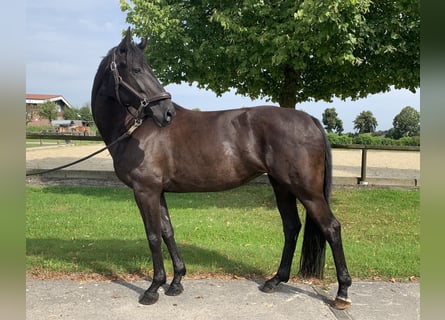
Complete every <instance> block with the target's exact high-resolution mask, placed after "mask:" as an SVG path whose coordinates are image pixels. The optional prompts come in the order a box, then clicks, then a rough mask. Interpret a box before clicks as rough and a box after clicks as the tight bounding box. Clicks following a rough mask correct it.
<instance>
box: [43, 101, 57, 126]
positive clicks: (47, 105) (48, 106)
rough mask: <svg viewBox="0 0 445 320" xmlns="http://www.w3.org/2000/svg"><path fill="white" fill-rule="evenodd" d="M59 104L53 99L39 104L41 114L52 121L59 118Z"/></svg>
mask: <svg viewBox="0 0 445 320" xmlns="http://www.w3.org/2000/svg"><path fill="white" fill-rule="evenodd" d="M57 109H58V107H57V104H56V103H55V102H52V101H45V102H44V103H42V104H41V105H40V106H39V116H40V117H41V118H44V119H48V120H49V122H50V123H51V121H52V120H55V119H56V118H57Z"/></svg>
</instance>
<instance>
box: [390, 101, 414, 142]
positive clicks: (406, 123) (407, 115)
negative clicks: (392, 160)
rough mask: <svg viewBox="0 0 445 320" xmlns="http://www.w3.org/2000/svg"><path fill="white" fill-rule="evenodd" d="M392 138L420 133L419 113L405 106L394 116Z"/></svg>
mask: <svg viewBox="0 0 445 320" xmlns="http://www.w3.org/2000/svg"><path fill="white" fill-rule="evenodd" d="M392 125H393V128H394V131H393V138H395V139H400V138H402V137H412V136H419V135H420V113H419V111H417V110H416V109H414V108H413V107H410V106H407V107H405V108H403V109H402V111H400V113H399V114H398V115H396V116H395V117H394V120H393V122H392Z"/></svg>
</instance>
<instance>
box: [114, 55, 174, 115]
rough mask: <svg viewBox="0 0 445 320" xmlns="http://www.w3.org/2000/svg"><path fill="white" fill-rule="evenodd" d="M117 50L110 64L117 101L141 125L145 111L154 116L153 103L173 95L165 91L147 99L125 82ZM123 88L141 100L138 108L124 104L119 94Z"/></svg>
mask: <svg viewBox="0 0 445 320" xmlns="http://www.w3.org/2000/svg"><path fill="white" fill-rule="evenodd" d="M116 50H117V49H114V50H113V57H112V60H111V63H110V70H111V72H112V73H113V77H114V91H115V95H116V99H117V101H118V102H119V104H120V105H121V106H124V107H125V108H126V109H127V112H128V113H129V114H130V115H131V116H132V117H133V118H134V119H135V122H139V124H140V123H141V122H142V120H143V118H144V115H145V114H146V112H145V109H148V110H149V114H150V116H152V115H153V110H152V107H150V104H152V103H153V102H158V101H161V100H165V99H171V95H170V93H168V92H167V91H163V92H161V93H159V94H157V95H154V96H152V97H149V98H146V97H144V96H142V95H141V94H140V93H139V92H137V91H136V90H135V89H134V88H133V87H132V86H131V85H130V84H129V83H128V82H126V81H125V80H123V79H122V77H121V76H120V74H119V70H118V69H117V64H116ZM121 86H122V87H124V88H125V89H126V90H128V91H130V92H131V93H132V94H133V95H134V96H136V97H137V98H139V100H140V103H139V107H138V108H136V107H134V106H130V105H126V104H124V103H122V101H121V97H120V93H119V89H120V87H121ZM130 107H133V108H134V109H137V115H134V114H133V113H132V112H131V111H130Z"/></svg>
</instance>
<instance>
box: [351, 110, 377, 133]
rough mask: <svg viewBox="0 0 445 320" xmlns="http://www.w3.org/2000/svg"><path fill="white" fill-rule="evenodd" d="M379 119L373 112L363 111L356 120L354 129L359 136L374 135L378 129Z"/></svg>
mask: <svg viewBox="0 0 445 320" xmlns="http://www.w3.org/2000/svg"><path fill="white" fill-rule="evenodd" d="M377 125H378V123H377V119H376V118H375V117H374V115H373V114H372V112H371V111H362V112H360V114H359V115H358V116H357V117H356V118H355V120H354V129H356V130H357V132H358V133H359V134H362V133H372V132H374V131H375V129H376V128H377Z"/></svg>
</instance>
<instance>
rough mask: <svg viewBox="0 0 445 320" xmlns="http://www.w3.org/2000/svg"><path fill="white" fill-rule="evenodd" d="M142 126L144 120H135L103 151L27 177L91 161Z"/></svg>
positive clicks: (29, 174)
mask: <svg viewBox="0 0 445 320" xmlns="http://www.w3.org/2000/svg"><path fill="white" fill-rule="evenodd" d="M141 124H142V119H140V118H138V119H135V121H134V124H133V125H132V126H131V127H130V129H128V130H127V131H126V132H125V133H124V134H122V135H121V136H120V137H119V138H117V139H116V140H114V141H113V142H111V143H110V144H109V145H107V146H105V147H103V148H102V149H100V150H97V151H95V152H93V153H92V154H89V155H87V156H86V157H83V158H81V159H78V160H76V161H73V162H70V163H68V164H64V165H62V166H59V167H56V168H53V169H48V170H44V171H39V172H27V173H26V176H27V177H28V176H36V175H40V174H45V173H49V172H53V171H57V170H60V169H64V168H67V167H70V166H72V165H75V164H77V163H79V162H82V161H85V160H87V159H89V158H91V157H94V156H95V155H96V154H99V153H101V152H103V151H105V150H106V149H108V148H111V147H112V146H114V145H115V144H116V143H118V142H120V141H122V140H124V139H126V138H128V137H130V136H131V134H132V133H133V132H134V130H136V129H137V128H138V127H139V126H140V125H141Z"/></svg>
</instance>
